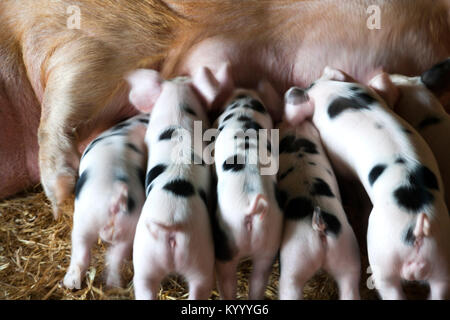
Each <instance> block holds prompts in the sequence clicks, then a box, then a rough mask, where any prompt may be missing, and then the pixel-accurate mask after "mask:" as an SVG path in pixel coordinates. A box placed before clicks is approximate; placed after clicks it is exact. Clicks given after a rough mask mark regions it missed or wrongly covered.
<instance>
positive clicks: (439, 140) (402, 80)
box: [369, 59, 450, 208]
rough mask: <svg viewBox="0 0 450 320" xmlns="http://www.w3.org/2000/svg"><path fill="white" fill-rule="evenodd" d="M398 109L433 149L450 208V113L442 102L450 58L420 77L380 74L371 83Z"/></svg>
mask: <svg viewBox="0 0 450 320" xmlns="http://www.w3.org/2000/svg"><path fill="white" fill-rule="evenodd" d="M369 85H370V86H371V87H372V88H373V89H375V90H376V91H377V92H378V93H379V94H380V95H381V96H382V97H383V98H385V100H386V101H387V102H388V103H389V104H390V106H391V107H392V108H393V109H394V111H395V113H396V114H398V115H399V116H400V117H402V118H403V119H405V120H406V121H407V122H408V123H409V124H410V125H412V126H413V127H414V128H415V129H416V130H417V131H418V132H419V133H420V135H421V136H422V137H423V138H424V139H425V141H426V142H427V143H428V145H429V146H430V148H431V150H432V151H433V154H434V156H435V157H436V160H437V162H438V165H439V170H440V171H441V176H442V180H443V182H444V186H445V199H446V204H447V208H449V207H450V152H449V150H448V148H449V134H450V115H449V114H448V113H447V112H446V111H445V109H444V106H443V105H442V103H444V102H445V97H444V95H443V94H442V93H441V92H442V91H444V90H443V89H445V88H447V89H448V88H450V59H447V60H445V61H443V62H441V63H438V64H437V65H435V66H433V67H432V68H431V69H429V70H427V71H425V72H424V73H423V74H422V75H421V76H420V77H419V76H418V77H407V76H404V75H399V74H392V75H388V74H387V73H380V74H378V75H377V76H375V77H374V78H373V79H372V80H371V81H370V84H369Z"/></svg>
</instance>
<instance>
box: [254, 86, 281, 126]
mask: <svg viewBox="0 0 450 320" xmlns="http://www.w3.org/2000/svg"><path fill="white" fill-rule="evenodd" d="M258 92H259V95H260V97H261V99H262V100H263V102H264V104H265V105H266V108H267V110H268V111H269V113H270V115H271V117H272V119H273V121H274V122H275V123H276V122H278V121H280V120H281V118H282V116H283V101H282V100H281V98H280V95H279V94H278V92H276V90H275V88H274V87H273V86H272V84H271V83H270V82H269V81H267V80H261V81H260V82H259V83H258Z"/></svg>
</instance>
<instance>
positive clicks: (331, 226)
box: [320, 210, 341, 236]
mask: <svg viewBox="0 0 450 320" xmlns="http://www.w3.org/2000/svg"><path fill="white" fill-rule="evenodd" d="M320 215H321V217H322V219H323V222H324V223H325V226H326V227H325V234H327V235H328V234H329V233H332V234H334V235H335V236H337V235H338V234H339V232H340V231H341V223H340V222H339V220H338V218H336V216H335V215H334V214H331V213H328V212H326V211H323V210H321V211H320Z"/></svg>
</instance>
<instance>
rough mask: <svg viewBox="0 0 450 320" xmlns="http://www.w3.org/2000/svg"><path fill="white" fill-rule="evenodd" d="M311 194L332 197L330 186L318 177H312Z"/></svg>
mask: <svg viewBox="0 0 450 320" xmlns="http://www.w3.org/2000/svg"><path fill="white" fill-rule="evenodd" d="M310 192H311V195H313V196H325V197H334V194H333V192H332V191H331V189H330V186H329V185H328V184H327V183H326V182H325V181H324V180H322V179H320V178H314V183H313V185H312V187H311V191H310Z"/></svg>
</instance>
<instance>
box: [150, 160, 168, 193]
mask: <svg viewBox="0 0 450 320" xmlns="http://www.w3.org/2000/svg"><path fill="white" fill-rule="evenodd" d="M166 168H167V166H166V165H165V164H158V165H156V166H154V167H153V168H151V169H150V171H149V172H148V173H147V177H146V178H145V187H146V188H148V186H149V185H150V184H151V183H152V182H153V180H155V179H156V177H158V176H159V175H160V174H161V173H163V172H164V171H165V170H166Z"/></svg>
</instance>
